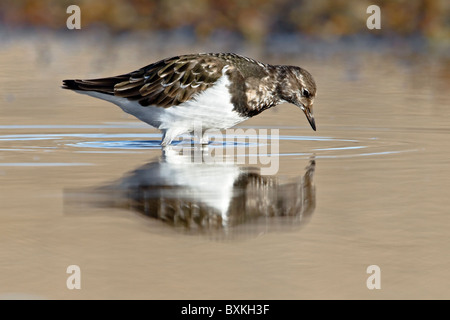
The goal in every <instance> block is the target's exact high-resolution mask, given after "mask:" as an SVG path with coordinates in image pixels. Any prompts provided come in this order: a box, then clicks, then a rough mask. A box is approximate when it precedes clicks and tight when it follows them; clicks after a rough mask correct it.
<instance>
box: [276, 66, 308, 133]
mask: <svg viewBox="0 0 450 320" xmlns="http://www.w3.org/2000/svg"><path fill="white" fill-rule="evenodd" d="M279 77H280V79H279V83H280V86H279V89H278V91H279V96H280V98H281V99H282V100H284V101H286V102H289V103H292V104H295V105H296V106H297V107H299V108H300V109H302V110H303V112H304V113H305V115H306V118H307V119H308V122H309V124H310V125H311V127H312V128H313V130H314V131H316V122H315V120H314V114H313V104H314V98H315V97H316V83H315V81H314V79H313V77H312V75H311V74H310V73H309V72H308V71H306V70H305V69H302V68H300V67H293V66H280V72H279Z"/></svg>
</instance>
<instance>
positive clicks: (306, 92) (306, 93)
mask: <svg viewBox="0 0 450 320" xmlns="http://www.w3.org/2000/svg"><path fill="white" fill-rule="evenodd" d="M309 95H310V94H309V91H308V90H307V89H305V88H303V89H302V96H304V97H305V98H309Z"/></svg>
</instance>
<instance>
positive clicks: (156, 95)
mask: <svg viewBox="0 0 450 320" xmlns="http://www.w3.org/2000/svg"><path fill="white" fill-rule="evenodd" d="M225 63H226V62H225V61H224V60H223V59H221V58H219V57H215V56H210V55H206V54H205V55H185V56H177V57H173V58H169V59H165V60H161V61H159V62H156V63H153V64H151V65H148V66H146V67H143V68H141V69H139V70H136V71H134V72H131V73H128V74H124V75H120V76H116V77H110V78H102V79H91V80H64V86H65V88H67V89H74V90H88V91H98V92H102V93H106V94H111V95H115V96H118V97H124V98H128V99H130V100H137V101H139V104H141V105H142V106H144V107H145V106H150V105H152V106H158V107H163V108H167V107H170V106H173V105H178V104H180V103H183V102H185V101H187V100H189V99H191V98H192V97H193V96H194V95H195V94H197V93H200V92H202V91H204V90H206V89H207V88H209V87H211V86H213V85H214V83H215V82H216V81H217V80H218V79H219V78H220V77H221V76H222V69H223V67H224V66H225Z"/></svg>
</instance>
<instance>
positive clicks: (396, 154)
mask: <svg viewBox="0 0 450 320" xmlns="http://www.w3.org/2000/svg"><path fill="white" fill-rule="evenodd" d="M36 39H37V38H36ZM36 39H33V38H31V39H28V40H23V39H22V40H20V41H19V40H17V41H12V42H10V43H8V44H7V45H3V47H2V48H1V49H0V68H1V70H3V72H2V73H1V75H0V181H1V184H0V190H1V191H0V268H1V269H0V270H1V273H0V284H1V285H0V297H6V298H8V297H12V298H20V297H23V298H27V297H32V298H50V299H52V298H63V299H78V298H113V299H115V298H138V299H140V298H145V299H305V298H307V299H308V298H314V299H315V298H333V299H336V298H337V299H341V298H357V299H359V298H363V299H381V298H387V299H393V298H414V299H416V298H425V299H428V298H438V299H439V298H446V299H448V298H449V297H450V295H449V293H450V290H449V285H448V284H449V283H450V281H449V280H450V276H449V273H448V269H449V267H450V256H449V254H448V253H449V247H450V246H449V236H448V229H449V226H450V225H449V224H450V223H449V221H450V220H449V207H450V198H449V197H448V186H449V185H450V175H449V172H450V171H449V169H450V164H449V161H448V159H449V156H450V152H449V150H448V145H449V140H450V139H449V138H450V126H449V124H450V123H449V119H450V117H449V113H450V112H449V108H448V106H449V102H450V99H449V96H448V90H449V89H450V81H449V79H450V69H449V65H448V63H447V64H446V63H445V61H436V60H435V59H431V58H428V57H426V56H423V57H419V58H417V57H412V58H411V60H406V61H405V60H402V59H400V60H399V59H395V58H392V57H384V56H381V55H380V56H377V55H358V54H356V53H355V52H351V53H350V54H351V56H350V58H349V57H346V58H343V57H330V58H329V59H328V58H327V59H324V58H322V59H324V60H316V59H314V58H312V57H306V58H301V57H299V58H297V59H293V58H284V59H281V58H277V59H276V60H273V61H270V59H271V58H267V59H268V60H269V61H268V62H274V63H286V64H298V65H301V66H303V67H305V68H306V69H308V70H309V71H310V72H311V73H312V74H313V75H314V76H315V78H316V81H317V83H318V97H317V99H316V102H315V116H316V122H317V126H318V130H317V132H313V131H312V130H311V129H310V128H309V125H308V123H307V121H306V119H305V117H304V115H303V114H302V112H301V111H300V110H299V109H298V108H296V107H294V106H292V105H281V106H278V107H277V108H275V109H273V110H268V111H266V112H264V113H263V114H261V115H260V116H258V117H256V118H253V119H251V120H249V121H247V122H244V123H243V124H242V125H241V126H240V128H241V129H243V130H248V129H251V128H253V129H255V130H257V131H258V130H263V129H267V131H268V132H275V131H271V130H279V131H278V132H279V142H278V145H277V149H271V147H273V141H263V142H261V141H257V142H256V143H252V142H236V143H234V142H232V143H222V142H217V141H216V142H212V143H211V144H210V145H208V146H207V147H205V148H202V149H201V150H197V148H195V147H191V146H190V144H189V143H188V142H186V141H183V142H181V143H180V144H178V145H177V144H176V145H175V148H174V149H175V150H166V152H162V150H161V148H160V147H159V145H158V144H159V141H160V137H161V136H160V134H159V133H158V132H157V130H154V129H152V128H149V127H148V126H146V125H145V124H142V123H140V122H137V121H136V120H135V119H133V118H131V117H129V116H128V115H126V114H124V113H123V112H122V111H121V110H119V109H118V108H117V107H116V106H114V105H112V104H109V103H107V102H103V101H98V100H95V99H93V98H90V97H86V96H82V95H77V94H75V93H72V92H68V91H66V90H61V89H60V88H59V87H60V84H61V80H62V79H64V78H71V77H80V78H84V77H101V76H109V75H114V74H119V73H123V72H127V71H130V70H132V69H135V68H137V67H140V66H141V65H143V64H146V63H149V62H152V61H154V60H156V59H158V58H162V57H164V56H168V55H171V53H164V55H163V54H162V53H150V54H149V53H148V52H143V51H142V50H140V51H139V50H138V48H139V43H132V44H131V45H130V44H120V43H119V44H117V45H116V46H115V47H113V49H114V50H113V51H114V52H116V54H115V56H114V57H109V58H108V59H107V60H106V62H104V63H98V62H99V61H102V60H101V57H102V54H104V53H105V52H103V51H102V50H101V49H100V48H101V46H98V47H89V42H83V41H82V40H78V42H76V43H75V44H73V43H72V44H70V43H67V42H65V41H63V40H61V39H58V38H56V39H52V38H50V37H47V38H45V39H46V41H47V42H46V44H47V45H48V47H47V48H48V50H46V51H45V54H43V51H42V50H37V49H36V47H39V48H40V45H41V44H38V41H37V40H36ZM110 49H111V48H110ZM133 50H134V51H133ZM185 51H186V50H185ZM189 51H192V50H189ZM194 51H205V49H204V48H203V49H202V50H200V49H199V50H194ZM206 51H208V50H206ZM178 53H179V52H176V53H174V54H178ZM243 53H244V54H245V52H243ZM130 56H131V58H130ZM124 57H127V58H124ZM255 58H260V57H257V56H256V57H255ZM272 59H274V58H272ZM280 59H281V61H280ZM18 61H20V63H17V62H18ZM266 61H267V60H266ZM258 132H261V131H258ZM230 136H232V135H228V137H230ZM237 138H239V135H238V137H237ZM236 141H238V139H236ZM183 146H184V147H185V150H188V152H187V153H185V154H180V150H181V147H183ZM177 147H178V149H177ZM237 147H242V148H243V150H245V151H246V152H245V155H244V156H241V157H239V156H238V157H231V160H230V157H228V158H227V161H225V162H221V163H214V162H211V161H207V160H205V159H210V156H211V155H212V154H216V155H217V154H219V153H218V152H222V153H224V154H227V152H228V150H233V149H236V148H237ZM255 150H256V151H255ZM269 150H272V151H273V150H276V152H272V153H271V155H272V156H273V158H271V159H272V160H274V161H275V159H277V161H278V162H277V163H276V165H277V168H278V170H277V172H276V173H275V174H270V175H264V174H262V173H261V172H262V171H263V169H264V167H265V166H264V165H263V164H261V163H260V162H257V163H250V162H251V161H250V159H251V156H252V155H254V156H255V155H256V156H265V155H266V156H267V155H268V153H269ZM197 155H199V158H198V159H200V161H199V162H198V161H197V162H193V160H192V159H193V158H195V157H196V156H197ZM198 159H197V160H198ZM224 159H225V158H224ZM259 159H262V158H259ZM266 160H267V159H266ZM74 264H75V265H78V266H80V268H81V274H82V288H81V290H68V289H67V287H66V280H67V277H68V274H67V273H66V269H67V267H68V266H69V265H74ZM373 264H375V265H378V266H379V267H380V268H381V289H380V290H369V289H368V288H367V286H366V280H367V278H368V276H369V275H368V274H367V273H366V268H367V267H368V266H369V265H373Z"/></svg>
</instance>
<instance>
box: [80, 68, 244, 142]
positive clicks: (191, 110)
mask: <svg viewBox="0 0 450 320" xmlns="http://www.w3.org/2000/svg"><path fill="white" fill-rule="evenodd" d="M228 85H229V80H228V77H227V76H226V75H223V76H222V77H221V78H220V79H219V80H218V81H217V83H216V84H215V85H214V86H212V87H210V88H208V89H206V90H205V91H203V92H201V93H200V94H198V95H196V96H194V97H193V98H191V99H190V100H189V101H186V102H184V103H182V104H179V105H177V106H171V107H168V108H163V107H157V106H147V107H143V106H141V105H140V104H139V102H138V101H130V100H127V99H124V98H120V97H116V96H108V95H103V94H101V93H96V92H92V93H89V94H90V95H93V96H98V97H99V98H103V99H105V100H109V101H110V102H113V103H114V104H116V105H118V106H119V107H121V108H122V110H123V111H125V112H127V113H129V114H132V115H133V116H135V117H136V118H138V119H140V120H142V121H144V122H146V123H148V124H150V125H152V126H153V127H155V128H158V129H161V130H174V129H175V128H176V129H175V130H176V131H178V132H179V134H181V133H184V132H192V131H194V128H195V129H196V130H198V126H199V125H201V128H202V131H205V130H208V129H224V128H230V127H232V126H234V125H236V124H238V123H240V122H242V121H244V120H246V119H247V118H246V117H243V116H241V115H240V114H239V113H238V112H236V111H234V110H233V104H232V103H231V94H230V93H229V90H228ZM100 95H101V97H100Z"/></svg>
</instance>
